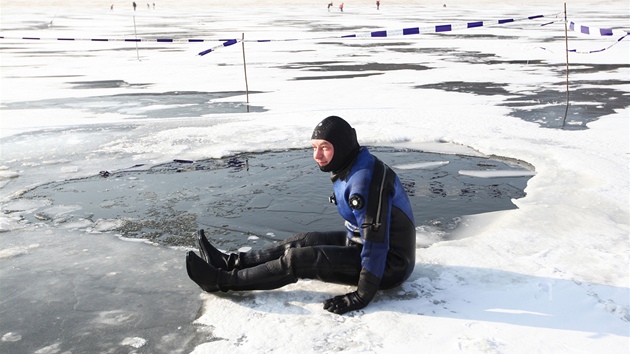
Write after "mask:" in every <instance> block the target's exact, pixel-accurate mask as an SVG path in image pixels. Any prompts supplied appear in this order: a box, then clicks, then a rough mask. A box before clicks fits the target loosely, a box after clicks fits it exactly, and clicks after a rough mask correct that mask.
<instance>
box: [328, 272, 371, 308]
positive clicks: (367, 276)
mask: <svg viewBox="0 0 630 354" xmlns="http://www.w3.org/2000/svg"><path fill="white" fill-rule="evenodd" d="M380 283H381V279H379V278H377V277H376V276H375V275H373V274H372V273H370V272H369V271H368V270H367V269H365V268H363V269H362V270H361V275H360V276H359V286H358V288H357V291H353V292H351V293H348V294H346V295H339V296H335V297H333V298H332V299H328V300H326V301H324V310H328V311H330V312H332V313H336V314H338V315H342V314H344V313H346V312H349V311H354V310H360V309H362V308H364V307H365V306H367V305H368V304H369V303H370V301H372V299H373V298H374V295H376V292H377V291H378V287H379V285H380Z"/></svg>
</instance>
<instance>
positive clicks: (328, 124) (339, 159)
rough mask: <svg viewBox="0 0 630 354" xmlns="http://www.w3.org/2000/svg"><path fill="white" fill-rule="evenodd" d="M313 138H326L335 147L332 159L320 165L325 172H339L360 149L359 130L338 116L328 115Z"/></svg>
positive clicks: (318, 126)
mask: <svg viewBox="0 0 630 354" xmlns="http://www.w3.org/2000/svg"><path fill="white" fill-rule="evenodd" d="M311 139H321V140H326V141H328V142H329V143H331V144H332V146H333V147H334V148H335V152H334V154H333V158H332V160H331V161H330V162H329V163H328V164H327V165H326V166H320V167H319V168H320V169H321V170H322V171H324V172H333V173H336V172H339V171H340V170H342V169H343V168H345V167H346V166H347V165H348V164H349V163H350V162H352V160H354V158H355V157H356V156H357V154H358V153H359V149H360V145H359V142H358V141H357V132H356V131H355V130H354V128H352V127H351V126H350V124H348V122H346V121H345V120H343V119H342V118H340V117H337V116H330V117H327V118H326V119H324V120H322V121H321V122H320V123H319V124H317V126H316V127H315V129H314V130H313V135H312V136H311Z"/></svg>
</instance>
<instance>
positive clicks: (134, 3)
mask: <svg viewBox="0 0 630 354" xmlns="http://www.w3.org/2000/svg"><path fill="white" fill-rule="evenodd" d="M137 6H138V5H136V2H135V1H134V2H133V11H136V7H137Z"/></svg>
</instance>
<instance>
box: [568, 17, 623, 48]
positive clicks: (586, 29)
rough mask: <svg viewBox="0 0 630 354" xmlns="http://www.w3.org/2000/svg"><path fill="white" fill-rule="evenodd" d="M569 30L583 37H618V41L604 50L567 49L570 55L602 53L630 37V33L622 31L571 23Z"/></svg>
mask: <svg viewBox="0 0 630 354" xmlns="http://www.w3.org/2000/svg"><path fill="white" fill-rule="evenodd" d="M569 29H570V30H571V31H574V32H577V33H580V34H584V35H589V36H601V37H611V36H620V37H619V39H617V41H616V42H614V43H613V44H611V45H609V46H608V47H606V48H601V49H596V50H589V51H578V50H577V49H569V52H571V53H577V54H591V53H598V52H603V51H605V50H607V49H610V48H611V47H612V46H614V45H615V44H617V43H619V42H621V41H622V40H623V39H624V38H626V37H627V36H628V35H630V32H628V31H622V30H613V29H610V28H599V27H592V26H584V25H580V24H577V23H575V22H573V21H570V22H569Z"/></svg>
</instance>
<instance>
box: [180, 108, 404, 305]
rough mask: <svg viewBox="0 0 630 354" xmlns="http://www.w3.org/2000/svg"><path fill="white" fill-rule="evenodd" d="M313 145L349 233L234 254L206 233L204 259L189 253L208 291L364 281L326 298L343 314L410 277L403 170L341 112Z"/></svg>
mask: <svg viewBox="0 0 630 354" xmlns="http://www.w3.org/2000/svg"><path fill="white" fill-rule="evenodd" d="M311 144H312V146H313V158H314V159H315V162H317V164H318V165H319V168H320V170H322V171H324V172H330V173H331V180H332V182H333V190H334V194H333V196H332V197H330V200H331V202H332V203H335V204H336V205H337V209H338V211H339V214H340V215H341V217H342V218H343V219H345V228H346V230H343V231H323V230H318V231H313V232H307V233H300V234H296V235H294V236H292V237H290V238H288V239H286V240H284V241H282V242H280V243H278V244H275V245H272V246H270V247H267V248H264V249H262V250H251V251H248V252H239V253H231V254H224V253H222V252H221V251H219V250H217V249H216V248H215V247H213V246H212V245H211V244H210V242H209V241H208V239H207V238H206V237H205V235H204V232H203V230H200V231H199V233H198V241H199V251H200V253H201V257H199V256H197V254H196V253H195V252H193V251H189V252H188V253H187V254H186V269H187V271H188V276H189V277H190V278H191V279H192V280H193V281H194V282H195V283H197V285H199V286H200V287H201V288H202V289H203V290H205V291H207V292H217V291H224V292H226V291H229V290H234V291H245V290H270V289H277V288H280V287H283V286H285V285H288V284H292V283H295V282H297V281H298V279H318V280H321V281H324V282H331V283H339V284H348V285H356V286H357V289H356V291H353V292H350V293H348V294H345V295H339V296H335V297H333V298H331V299H328V300H326V301H324V309H326V310H328V311H330V312H333V313H337V314H343V313H346V312H348V311H354V310H358V309H362V308H364V307H365V306H367V305H368V304H369V303H370V301H372V299H373V298H374V296H375V295H376V292H377V291H378V290H379V289H389V288H393V287H396V286H399V285H400V284H402V283H403V282H404V281H405V280H407V278H409V276H410V275H411V272H412V271H413V268H414V265H415V254H416V232H415V226H414V219H413V214H412V211H411V205H410V203H409V198H408V197H407V194H406V192H405V191H404V189H403V186H402V184H401V182H400V180H399V179H398V176H397V175H396V173H394V171H392V170H391V169H390V168H389V167H388V166H387V165H385V164H384V163H383V162H381V161H380V160H379V159H377V158H376V157H375V156H374V155H372V154H371V153H370V151H368V149H367V148H366V147H361V146H360V145H359V143H358V141H357V136H356V132H355V130H354V128H352V127H351V126H350V125H349V124H348V123H347V122H346V121H345V120H343V119H342V118H339V117H337V116H330V117H328V118H326V119H324V120H323V121H321V122H320V123H319V124H318V125H317V126H316V127H315V130H314V131H313V134H312V136H311Z"/></svg>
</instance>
